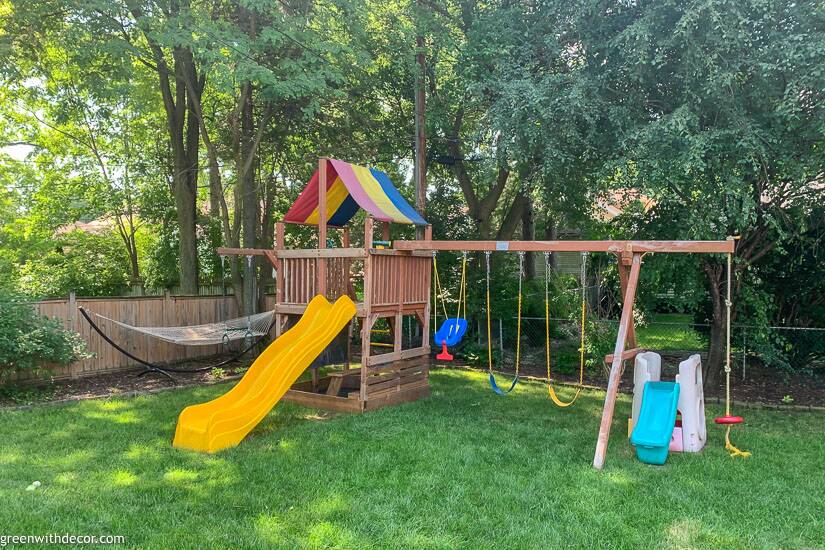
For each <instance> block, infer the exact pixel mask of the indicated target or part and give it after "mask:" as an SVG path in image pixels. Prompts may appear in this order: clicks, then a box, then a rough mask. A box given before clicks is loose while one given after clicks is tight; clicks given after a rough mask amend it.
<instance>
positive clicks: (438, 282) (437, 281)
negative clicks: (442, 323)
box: [433, 256, 447, 326]
mask: <svg viewBox="0 0 825 550" xmlns="http://www.w3.org/2000/svg"><path fill="white" fill-rule="evenodd" d="M433 272H434V273H435V285H433V300H434V301H435V302H436V303H435V304H434V305H435V324H436V326H437V325H438V297H437V295H438V296H441V309H442V310H444V318H445V319H446V318H447V306H446V305H445V304H444V288H443V287H442V286H441V279H439V278H438V260H436V257H435V256H433Z"/></svg>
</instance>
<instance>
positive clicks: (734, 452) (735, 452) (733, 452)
mask: <svg viewBox="0 0 825 550" xmlns="http://www.w3.org/2000/svg"><path fill="white" fill-rule="evenodd" d="M732 266H733V254H731V253H728V281H727V282H728V284H727V287H728V288H727V292H726V294H727V296H726V298H725V309H726V319H725V324H726V327H725V330H726V339H727V347H726V350H725V417H727V418H731V414H730V372H731V368H730V314H731V308H732V306H733V302H732V301H731V281H732V275H731V272H732V271H733V269H732ZM739 421H740V422H741V419H740V420H739ZM732 427H733V424H728V425H727V429H726V430H725V450H726V451H728V452H729V453H730V456H731V457H732V458H733V457H737V456H740V457H742V458H748V457H749V456H750V455H751V453H750V452H749V451H743V450H741V449H739V448H738V447H736V446H735V445H734V444H733V443H731V441H730V430H731V428H732Z"/></svg>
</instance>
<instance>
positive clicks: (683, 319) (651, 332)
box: [636, 313, 708, 351]
mask: <svg viewBox="0 0 825 550" xmlns="http://www.w3.org/2000/svg"><path fill="white" fill-rule="evenodd" d="M692 325H693V317H691V316H690V315H686V314H683V313H659V314H656V315H654V316H653V318H651V319H649V322H648V324H647V325H644V326H640V327H637V328H636V337H637V340H638V342H639V346H640V347H643V348H647V349H657V350H668V349H671V350H697V351H698V350H706V349H707V347H708V343H707V341H706V338H705V337H704V336H703V335H702V334H700V333H699V332H697V331H696V330H695V329H694V327H693V326H692Z"/></svg>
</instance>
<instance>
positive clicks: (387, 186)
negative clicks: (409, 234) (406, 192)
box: [284, 159, 427, 227]
mask: <svg viewBox="0 0 825 550" xmlns="http://www.w3.org/2000/svg"><path fill="white" fill-rule="evenodd" d="M327 162H328V164H327V224H328V225H335V226H339V227H340V226H344V225H346V224H347V223H348V222H349V221H350V220H351V219H352V217H353V216H354V215H355V214H356V212H358V208H359V207H360V208H363V209H364V210H366V211H367V212H369V213H370V214H371V215H372V216H373V217H374V218H375V219H377V220H381V221H385V222H394V223H406V224H415V225H427V222H426V221H425V220H424V218H422V217H421V216H420V215H419V214H418V212H416V211H415V210H414V209H413V207H412V206H410V205H409V203H408V202H407V201H406V200H404V197H402V196H401V193H399V192H398V189H396V188H395V186H394V185H393V184H392V182H391V181H390V178H389V176H387V174H385V173H384V172H382V171H381V170H376V169H375V168H367V167H365V166H358V165H356V164H349V163H346V162H344V161H342V160H336V159H328V160H327ZM318 216H319V213H318V171H317V170H316V171H315V173H314V174H313V175H312V179H310V180H309V183H307V186H306V187H305V188H304V190H303V191H301V194H300V196H299V197H298V200H296V201H295V204H293V205H292V208H290V209H289V212H287V213H286V216H284V221H286V222H292V223H307V224H312V225H318V221H319V220H318Z"/></svg>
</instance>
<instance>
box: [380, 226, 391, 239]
mask: <svg viewBox="0 0 825 550" xmlns="http://www.w3.org/2000/svg"><path fill="white" fill-rule="evenodd" d="M381 240H382V241H389V240H390V222H381Z"/></svg>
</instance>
